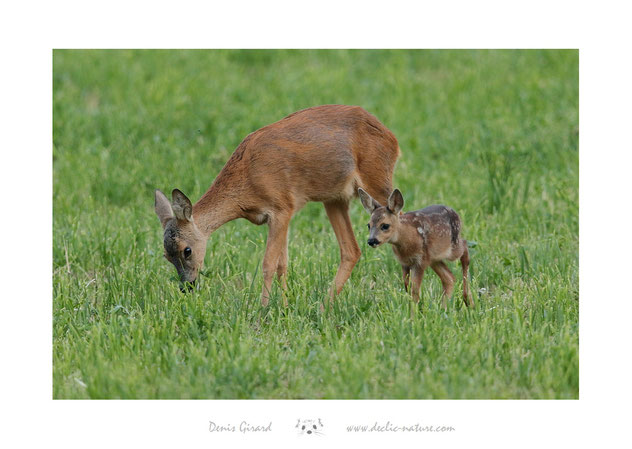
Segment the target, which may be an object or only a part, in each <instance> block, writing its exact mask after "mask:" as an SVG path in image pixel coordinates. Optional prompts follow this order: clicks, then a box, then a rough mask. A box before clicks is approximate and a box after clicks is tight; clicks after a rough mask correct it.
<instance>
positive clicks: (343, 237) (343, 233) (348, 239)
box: [325, 201, 361, 299]
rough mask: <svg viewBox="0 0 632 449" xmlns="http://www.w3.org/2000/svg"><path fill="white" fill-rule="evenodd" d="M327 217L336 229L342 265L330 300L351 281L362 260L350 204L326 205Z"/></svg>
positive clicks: (334, 203)
mask: <svg viewBox="0 0 632 449" xmlns="http://www.w3.org/2000/svg"><path fill="white" fill-rule="evenodd" d="M325 211H327V217H329V221H330V222H331V226H332V227H333V228H334V233H335V234H336V239H337V240H338V246H340V265H339V266H338V271H337V272H336V277H335V278H334V285H333V287H332V290H331V292H330V298H331V299H333V297H334V296H335V295H336V294H338V293H340V291H341V290H342V286H343V285H344V283H345V282H346V281H347V279H349V276H350V275H351V270H353V267H354V266H355V264H356V263H357V262H358V260H359V259H360V255H361V252H360V247H359V246H358V242H356V239H355V235H353V228H352V227H351V220H350V219H349V203H348V202H346V201H329V202H327V203H325Z"/></svg>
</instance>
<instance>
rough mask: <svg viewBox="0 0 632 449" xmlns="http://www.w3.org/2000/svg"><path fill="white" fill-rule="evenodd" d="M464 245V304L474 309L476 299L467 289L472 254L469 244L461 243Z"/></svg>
mask: <svg viewBox="0 0 632 449" xmlns="http://www.w3.org/2000/svg"><path fill="white" fill-rule="evenodd" d="M461 245H463V255H462V256H461V269H462V270H463V302H464V303H465V305H466V306H469V307H474V299H472V298H471V297H470V294H469V290H468V288H467V270H468V268H469V266H470V252H469V251H468V250H467V242H466V241H465V240H462V241H461Z"/></svg>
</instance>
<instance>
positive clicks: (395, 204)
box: [358, 189, 404, 248]
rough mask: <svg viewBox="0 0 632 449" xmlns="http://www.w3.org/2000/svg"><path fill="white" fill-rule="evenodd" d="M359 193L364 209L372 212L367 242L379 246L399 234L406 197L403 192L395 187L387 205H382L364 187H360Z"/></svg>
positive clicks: (374, 246)
mask: <svg viewBox="0 0 632 449" xmlns="http://www.w3.org/2000/svg"><path fill="white" fill-rule="evenodd" d="M358 195H359V196H360V201H361V202H362V206H364V209H365V210H366V211H367V212H368V213H369V214H371V220H369V224H368V227H369V240H368V241H367V243H368V244H369V246H371V247H373V248H377V247H378V246H380V245H381V244H383V243H386V242H388V241H389V240H391V238H392V237H393V236H394V235H396V234H397V231H398V229H399V226H400V223H399V213H400V211H401V210H402V207H404V197H403V196H402V192H400V191H399V190H398V189H395V190H393V192H392V193H391V195H390V196H389V197H388V202H387V204H386V206H382V205H381V204H380V203H378V202H377V201H375V199H373V197H371V195H369V194H368V193H366V192H365V191H364V190H362V189H358Z"/></svg>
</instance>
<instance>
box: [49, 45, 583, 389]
mask: <svg viewBox="0 0 632 449" xmlns="http://www.w3.org/2000/svg"><path fill="white" fill-rule="evenodd" d="M328 103H342V104H356V105H361V106H363V107H364V108H365V109H367V110H368V111H369V112H371V113H373V114H375V115H376V116H377V117H378V118H379V119H380V120H381V121H382V122H383V123H384V124H385V125H386V126H387V127H388V128H390V129H391V130H392V131H393V132H394V133H395V135H396V136H397V138H398V140H399V143H400V146H401V148H402V156H401V158H400V160H399V162H398V165H397V167H396V169H395V186H397V187H399V188H400V189H401V190H402V192H403V194H404V198H405V200H406V206H405V210H409V209H418V208H421V207H424V206H426V205H429V204H433V203H444V204H448V205H450V206H452V207H453V208H454V209H456V210H457V211H458V212H459V214H460V215H461V217H462V220H463V236H464V237H465V238H467V239H468V240H470V241H472V242H475V247H474V248H473V249H472V250H471V257H472V265H471V285H472V291H473V292H474V293H475V301H476V303H477V305H476V308H475V309H474V310H465V309H464V308H462V307H461V304H460V303H461V299H460V296H459V295H458V294H455V296H454V297H453V299H452V301H451V302H450V303H449V310H448V312H447V313H444V312H443V311H442V310H440V308H439V304H440V291H441V288H440V282H439V279H438V277H437V276H436V275H435V274H434V273H432V272H429V273H428V275H427V276H426V277H425V280H424V284H423V286H422V295H423V302H424V312H423V314H421V313H419V314H417V315H416V316H415V317H414V318H412V319H411V318H409V309H408V303H409V299H408V296H407V295H406V293H405V292H404V290H403V286H402V284H401V281H400V268H399V265H398V264H397V262H396V260H395V259H394V257H393V255H392V252H391V250H390V248H388V247H382V248H379V249H377V250H372V249H371V248H369V247H368V246H367V245H366V243H365V242H366V237H367V232H366V223H367V221H368V216H367V215H366V214H365V212H364V210H363V209H362V207H361V205H360V202H359V201H355V202H354V204H353V205H352V209H351V218H352V222H353V225H354V229H355V231H356V236H357V237H358V241H359V242H360V245H361V248H362V250H363V255H362V258H361V260H360V262H359V263H358V265H357V267H356V268H355V270H354V272H353V274H352V276H351V279H350V280H349V282H348V283H347V284H346V286H345V289H344V291H343V293H342V295H341V296H340V297H338V301H337V302H336V304H335V306H334V308H333V310H332V311H330V313H329V314H328V315H324V314H322V313H321V312H320V310H319V305H320V303H321V301H322V299H323V298H324V296H325V295H326V292H327V290H328V288H329V285H330V281H331V280H332V279H333V276H334V274H335V271H336V268H337V265H338V258H339V251H338V246H337V244H336V240H335V236H334V234H333V231H332V229H331V227H330V225H329V222H328V221H327V218H326V215H325V212H324V208H323V207H322V205H321V204H317V203H310V204H308V205H307V206H306V207H305V208H304V209H303V210H301V211H300V212H299V213H298V214H297V215H296V217H295V218H294V220H293V222H292V226H291V229H290V246H289V252H290V267H289V279H288V285H289V290H288V293H287V295H288V299H289V304H290V305H289V307H288V308H287V309H284V308H283V307H282V306H281V296H280V291H279V290H278V287H275V291H274V294H273V297H272V299H271V304H270V306H269V307H268V308H266V309H262V308H261V307H260V305H259V293H260V289H261V285H262V284H261V283H262V280H261V269H260V264H261V260H262V257H263V249H264V246H265V237H266V232H267V227H265V226H254V225H252V224H250V223H249V222H247V221H245V220H238V221H234V222H230V223H228V224H226V225H225V226H223V227H222V228H220V229H219V230H218V231H217V232H216V233H215V234H213V235H212V236H211V238H210V241H209V245H208V250H207V254H206V260H205V276H204V277H202V279H201V281H202V282H201V288H200V289H199V290H197V291H194V292H193V293H191V294H181V293H180V291H179V289H178V284H177V282H176V281H175V280H176V277H175V274H176V273H175V270H174V269H173V266H172V265H170V264H169V263H168V262H167V261H166V260H165V259H163V257H162V252H163V250H162V230H161V227H160V224H159V222H158V219H157V217H156V215H155V214H154V209H153V201H154V199H153V197H154V189H155V188H160V189H161V190H163V191H165V192H169V191H171V189H173V188H176V187H177V188H179V189H181V190H182V191H183V192H185V193H186V194H187V195H188V196H189V197H190V198H191V199H192V200H196V199H197V198H199V197H200V196H201V195H202V194H203V193H204V192H205V191H206V189H207V188H208V186H209V185H210V184H211V182H212V181H213V179H214V177H215V176H216V175H217V173H218V172H219V170H220V169H221V168H222V166H223V164H224V163H225V162H226V161H227V160H228V158H229V156H230V154H231V153H232V151H233V150H234V148H235V147H236V146H237V145H238V144H239V142H240V141H241V139H243V138H244V137H245V136H246V135H247V134H248V133H250V132H251V131H254V130H256V129H258V128H260V127H262V126H264V125H266V124H269V123H271V122H274V121H276V120H278V119H281V118H282V117H284V116H285V115H287V114H289V113H291V112H294V111H296V110H299V109H303V108H306V107H310V106H314V105H319V104H328ZM53 121H54V123H53V178H54V187H53V208H54V217H53V270H54V271H53V317H52V318H53V396H54V397H55V398H281V399H283V398H423V399H430V398H577V397H578V395H579V369H578V368H579V367H578V365H579V355H578V314H579V307H578V299H579V298H578V296H579V286H578V283H579V280H578V226H579V223H578V200H579V199H578V53H577V51H55V52H54V55H53ZM451 268H452V269H453V270H454V272H455V273H457V270H458V269H459V267H458V265H456V264H451ZM457 278H458V276H457ZM455 291H456V292H458V291H459V284H457V286H456V289H455Z"/></svg>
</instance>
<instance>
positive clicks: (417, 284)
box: [410, 266, 426, 303]
mask: <svg viewBox="0 0 632 449" xmlns="http://www.w3.org/2000/svg"><path fill="white" fill-rule="evenodd" d="M425 270H426V267H424V266H413V267H412V270H411V273H410V280H411V282H412V285H411V288H410V294H411V296H412V298H413V301H415V303H419V290H420V288H421V281H422V280H423V278H424V271H425Z"/></svg>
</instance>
